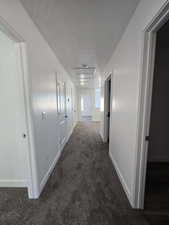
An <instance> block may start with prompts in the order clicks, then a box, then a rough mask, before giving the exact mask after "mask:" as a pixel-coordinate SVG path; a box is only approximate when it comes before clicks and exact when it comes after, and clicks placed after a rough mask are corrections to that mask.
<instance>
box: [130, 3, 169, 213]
mask: <svg viewBox="0 0 169 225" xmlns="http://www.w3.org/2000/svg"><path fill="white" fill-rule="evenodd" d="M168 20H169V3H167V4H165V5H164V7H163V8H162V9H161V10H160V12H158V13H157V15H156V17H154V18H153V20H152V21H151V23H150V24H149V25H148V26H147V27H146V29H145V30H144V46H143V47H144V49H143V61H142V63H143V70H142V80H141V83H140V103H139V104H140V109H139V130H138V143H137V144H138V153H137V164H136V170H135V171H136V173H135V188H134V189H133V190H134V196H135V199H134V204H133V205H134V207H135V208H139V209H144V208H147V209H148V208H151V209H157V210H159V208H158V207H156V206H157V205H159V206H160V210H162V209H164V210H165V209H167V210H169V207H168V206H169V196H168V191H167V192H166V189H167V190H168V189H169V185H168V181H167V180H166V178H167V177H168V175H169V170H168V162H169V160H168V159H169V158H168V156H167V155H168V152H169V149H168V146H169V145H168V140H167V139H168V132H167V130H168V129H167V125H168V112H169V110H168V100H169V92H168V85H169V79H168V74H169V66H168V50H169V47H168V38H169V36H168V31H169V28H168V26H169V22H168ZM150 193H152V195H149V199H148V194H150ZM153 193H154V194H153ZM160 193H161V197H160ZM150 196H151V197H150ZM152 196H154V197H155V198H154V197H153V198H154V200H153V199H152ZM157 196H159V198H158V199H157ZM162 199H163V200H162Z"/></svg>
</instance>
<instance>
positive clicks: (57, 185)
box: [0, 122, 169, 225]
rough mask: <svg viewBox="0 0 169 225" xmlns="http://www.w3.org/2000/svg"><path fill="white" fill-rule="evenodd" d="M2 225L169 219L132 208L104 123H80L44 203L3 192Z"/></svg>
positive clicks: (141, 223)
mask: <svg viewBox="0 0 169 225" xmlns="http://www.w3.org/2000/svg"><path fill="white" fill-rule="evenodd" d="M157 204H158V203H157ZM0 225H169V214H168V212H165V213H164V212H160V211H158V212H154V211H148V210H146V211H138V210H132V209H131V207H130V205H129V203H128V200H127V198H126V195H125V194H124V192H123V189H122V187H121V184H120V182H119V180H118V177H117V175H116V172H115V169H114V168H113V165H112V162H111V160H110V158H109V155H108V145H107V144H104V143H103V142H102V141H101V138H100V136H99V133H98V123H92V122H80V123H78V125H77V126H76V128H75V130H74V132H73V134H72V136H71V138H70V140H69V141H68V143H67V144H66V146H65V148H64V150H63V152H62V155H61V157H60V159H59V161H58V163H57V165H56V167H55V169H54V171H53V173H52V175H51V177H50V179H49V181H48V183H47V185H46V187H45V190H44V191H43V193H42V195H41V197H40V199H38V200H29V199H28V198H27V193H26V191H25V190H23V189H0Z"/></svg>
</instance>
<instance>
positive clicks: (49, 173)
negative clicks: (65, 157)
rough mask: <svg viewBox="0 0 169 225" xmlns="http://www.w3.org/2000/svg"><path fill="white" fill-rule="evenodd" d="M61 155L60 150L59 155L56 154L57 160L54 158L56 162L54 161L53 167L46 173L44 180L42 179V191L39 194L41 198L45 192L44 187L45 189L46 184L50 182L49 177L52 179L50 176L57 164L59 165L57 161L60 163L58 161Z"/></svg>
mask: <svg viewBox="0 0 169 225" xmlns="http://www.w3.org/2000/svg"><path fill="white" fill-rule="evenodd" d="M60 154H61V151H60V150H59V151H58V152H57V154H56V156H55V158H54V160H53V162H52V164H51V166H50V167H49V169H48V171H47V173H46V174H45V176H44V177H43V179H42V181H41V183H40V191H39V192H40V193H39V196H40V194H41V192H42V191H43V189H44V187H45V185H46V183H47V181H48V179H49V177H50V175H51V173H52V171H53V169H54V168H55V165H56V163H57V161H58V159H59V157H60Z"/></svg>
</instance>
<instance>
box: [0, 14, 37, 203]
mask: <svg viewBox="0 0 169 225" xmlns="http://www.w3.org/2000/svg"><path fill="white" fill-rule="evenodd" d="M0 30H1V31H2V32H3V33H4V34H6V35H7V36H8V37H9V38H10V39H11V40H13V41H14V42H15V43H16V45H17V47H18V49H19V55H18V56H19V57H20V62H21V63H20V64H21V74H20V76H21V79H22V84H23V85H22V92H23V95H24V109H25V119H26V121H25V122H26V133H27V138H28V148H27V149H28V152H27V159H28V179H27V182H28V183H27V190H28V197H29V198H30V199H37V198H38V197H39V195H40V191H39V185H38V176H37V163H36V162H37V161H36V154H35V146H34V143H35V142H34V132H33V131H34V130H33V120H32V112H33V109H32V104H31V95H30V86H29V84H30V80H29V74H28V63H27V60H28V59H27V44H26V42H25V40H24V39H23V38H22V37H21V35H19V34H18V33H17V32H16V31H15V30H14V29H13V27H11V26H10V25H9V24H8V23H7V22H6V21H5V20H4V19H3V18H2V17H0Z"/></svg>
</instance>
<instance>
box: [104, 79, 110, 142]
mask: <svg viewBox="0 0 169 225" xmlns="http://www.w3.org/2000/svg"><path fill="white" fill-rule="evenodd" d="M111 77H112V76H111V75H109V77H108V78H107V79H106V81H105V85H104V99H105V100H104V142H108V143H109V140H110V118H111V79H112V78H111Z"/></svg>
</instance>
